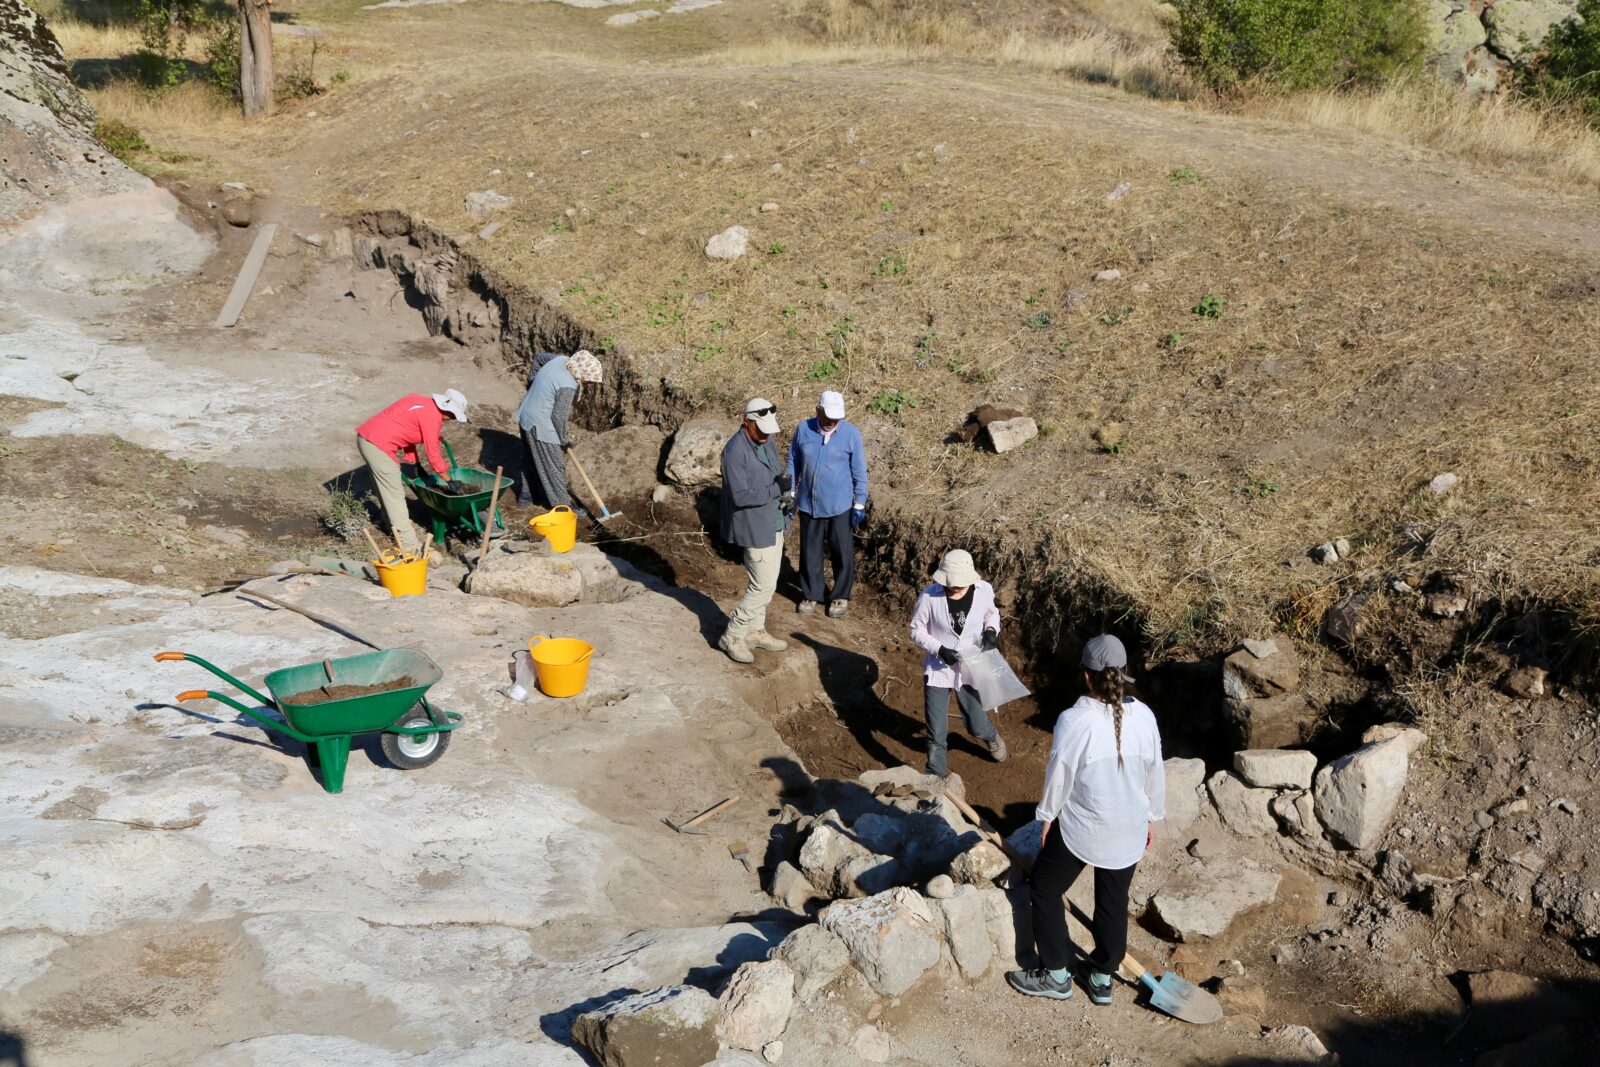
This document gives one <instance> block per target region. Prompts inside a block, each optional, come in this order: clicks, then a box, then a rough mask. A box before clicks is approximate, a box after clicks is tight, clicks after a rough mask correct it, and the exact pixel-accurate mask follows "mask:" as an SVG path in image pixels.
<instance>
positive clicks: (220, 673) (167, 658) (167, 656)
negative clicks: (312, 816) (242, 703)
mask: <svg viewBox="0 0 1600 1067" xmlns="http://www.w3.org/2000/svg"><path fill="white" fill-rule="evenodd" d="M173 660H183V661H185V662H187V663H193V664H196V665H197V666H200V667H204V668H205V669H206V670H208V671H210V672H211V673H212V674H214V675H216V676H217V677H218V678H221V679H222V680H223V681H225V682H229V683H232V684H233V685H234V686H235V687H236V688H238V689H242V690H244V692H245V693H247V694H249V696H250V698H251V699H252V700H254V701H256V703H258V704H265V705H267V706H268V707H277V705H276V704H274V703H273V702H272V698H271V697H265V696H262V695H261V694H260V693H258V692H256V691H255V690H254V689H251V688H250V687H249V686H248V685H245V684H244V683H243V682H241V681H239V679H237V678H235V677H234V676H233V675H231V674H229V673H228V672H227V671H225V670H223V669H222V668H220V667H218V666H216V665H215V664H213V663H210V662H208V661H206V660H203V659H201V658H200V657H199V656H194V655H190V654H189V653H188V652H157V653H156V662H157V663H168V662H171V661H173ZM190 692H195V693H197V692H200V690H198V689H193V690H190ZM216 699H218V700H222V699H223V698H222V697H216ZM230 703H231V702H230ZM234 706H235V707H237V706H238V705H234Z"/></svg>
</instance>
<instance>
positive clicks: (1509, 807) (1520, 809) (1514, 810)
mask: <svg viewBox="0 0 1600 1067" xmlns="http://www.w3.org/2000/svg"><path fill="white" fill-rule="evenodd" d="M1528 807H1529V804H1528V798H1527V797H1513V798H1511V799H1510V800H1502V801H1501V802H1500V803H1498V804H1496V805H1495V806H1494V807H1492V808H1490V809H1489V814H1491V815H1493V816H1494V817H1495V818H1496V819H1504V818H1507V817H1509V816H1512V815H1523V814H1526V813H1527V810H1528Z"/></svg>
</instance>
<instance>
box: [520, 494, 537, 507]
mask: <svg viewBox="0 0 1600 1067" xmlns="http://www.w3.org/2000/svg"><path fill="white" fill-rule="evenodd" d="M517 507H519V508H531V507H533V497H531V496H519V497H517Z"/></svg>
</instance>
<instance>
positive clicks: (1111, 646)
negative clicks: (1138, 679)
mask: <svg viewBox="0 0 1600 1067" xmlns="http://www.w3.org/2000/svg"><path fill="white" fill-rule="evenodd" d="M1083 666H1084V668H1085V669H1087V670H1088V671H1090V672H1091V673H1093V674H1099V673H1101V672H1102V671H1105V670H1106V669H1108V668H1110V667H1115V668H1117V669H1118V670H1120V671H1121V672H1122V678H1123V681H1127V682H1131V681H1133V679H1132V678H1131V677H1129V676H1128V650H1127V649H1126V648H1123V647H1122V642H1121V641H1118V640H1117V639H1116V638H1115V637H1114V636H1112V635H1111V634H1101V635H1100V636H1099V637H1091V638H1089V641H1088V643H1087V644H1085V645H1084V646H1083Z"/></svg>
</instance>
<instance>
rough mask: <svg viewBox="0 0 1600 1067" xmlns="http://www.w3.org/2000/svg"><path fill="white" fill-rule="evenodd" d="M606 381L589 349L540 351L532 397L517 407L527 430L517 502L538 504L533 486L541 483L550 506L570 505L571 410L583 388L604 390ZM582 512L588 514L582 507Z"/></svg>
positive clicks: (531, 378) (531, 385)
mask: <svg viewBox="0 0 1600 1067" xmlns="http://www.w3.org/2000/svg"><path fill="white" fill-rule="evenodd" d="M604 379H605V369H604V368H603V367H601V365H600V360H599V358H598V357H597V356H595V355H594V353H592V352H590V351H588V350H587V349H580V350H579V351H577V352H574V353H573V354H572V355H570V356H561V355H557V354H555V353H554V352H540V353H539V354H538V355H537V356H535V357H534V358H533V366H532V368H530V374H529V378H528V395H527V396H525V397H523V398H522V406H521V407H519V408H517V425H518V426H519V427H521V429H522V474H521V476H520V477H519V478H518V479H517V503H518V504H521V505H522V506H523V507H527V506H528V505H529V504H532V503H533V485H534V482H535V481H537V482H538V483H539V489H540V494H541V496H542V497H543V498H544V504H545V506H546V507H552V508H556V507H561V506H562V505H571V504H572V497H571V496H569V495H568V493H567V450H568V449H570V448H571V447H572V438H571V436H569V434H568V433H567V421H568V419H569V417H570V416H571V414H572V405H573V404H575V403H577V402H578V398H579V397H581V396H582V395H583V383H584V382H590V383H592V384H594V385H599V384H600V383H601V382H602V381H603V380H604ZM578 510H579V511H580V512H581V511H583V509H582V508H581V507H580V508H578Z"/></svg>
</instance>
